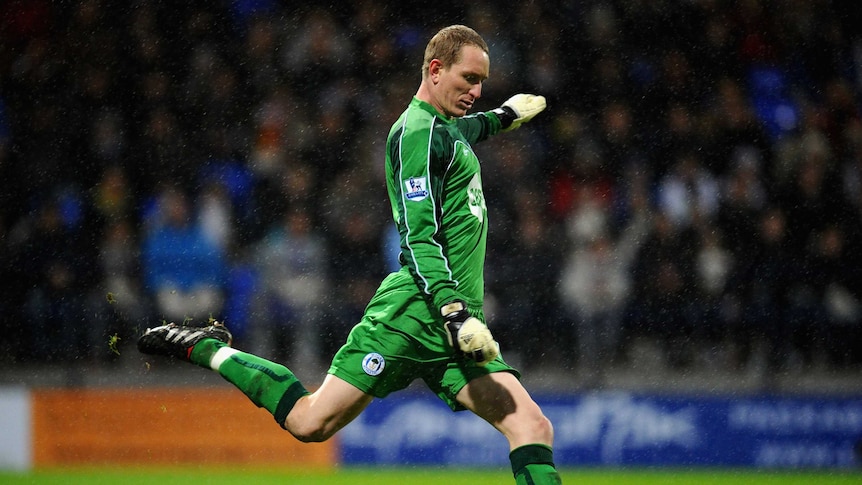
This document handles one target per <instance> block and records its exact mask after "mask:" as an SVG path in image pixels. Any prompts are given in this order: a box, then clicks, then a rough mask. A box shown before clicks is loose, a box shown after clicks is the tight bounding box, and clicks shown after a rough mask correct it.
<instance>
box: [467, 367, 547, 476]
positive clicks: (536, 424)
mask: <svg viewBox="0 0 862 485" xmlns="http://www.w3.org/2000/svg"><path fill="white" fill-rule="evenodd" d="M457 399H458V401H459V402H460V403H461V404H463V405H464V406H465V407H466V408H467V409H469V410H471V411H473V412H474V413H476V415H478V416H479V417H481V418H482V419H484V420H485V421H488V422H489V423H491V425H493V426H494V427H495V428H497V429H498V430H499V431H500V432H501V433H503V435H504V436H505V437H506V439H507V440H508V441H509V450H510V453H509V460H510V461H511V463H512V473H513V474H514V475H515V482H516V483H517V484H519V485H526V484H535V485H552V484H559V483H562V482H561V481H560V476H559V474H558V473H557V470H556V468H555V467H554V461H553V448H552V446H553V441H554V430H553V427H552V426H551V422H550V420H548V418H546V417H545V415H544V414H543V413H542V410H541V409H540V408H539V405H538V404H536V403H535V401H533V398H532V397H530V394H529V393H528V392H527V390H526V389H524V386H522V385H521V382H520V381H518V379H517V378H516V377H515V376H514V375H512V374H510V373H508V372H496V373H493V374H488V375H485V376H482V377H480V378H478V379H474V380H472V381H470V383H469V384H467V385H466V386H464V388H463V389H461V391H460V392H459V393H458V396H457Z"/></svg>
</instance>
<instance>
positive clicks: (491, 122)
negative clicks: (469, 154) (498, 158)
mask: <svg viewBox="0 0 862 485" xmlns="http://www.w3.org/2000/svg"><path fill="white" fill-rule="evenodd" d="M455 123H456V124H457V126H458V129H459V130H460V131H461V133H463V134H464V137H465V138H466V139H467V141H469V142H470V144H473V143H476V142H479V141H482V140H484V139H486V138H488V137H489V136H491V135H495V134H497V133H499V132H500V129H501V128H502V124H501V123H500V118H499V117H498V116H497V114H496V113H494V112H493V111H485V112H482V113H474V114H471V115H467V116H463V117H461V118H458V119H457V120H456V121H455Z"/></svg>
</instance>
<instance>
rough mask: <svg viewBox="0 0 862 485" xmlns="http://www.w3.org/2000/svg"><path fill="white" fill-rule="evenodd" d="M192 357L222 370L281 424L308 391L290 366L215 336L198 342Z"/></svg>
mask: <svg viewBox="0 0 862 485" xmlns="http://www.w3.org/2000/svg"><path fill="white" fill-rule="evenodd" d="M189 357H190V360H191V361H192V363H194V364H197V365H199V366H201V367H208V368H212V369H213V370H215V371H217V372H218V373H219V374H221V376H222V377H224V378H225V380H227V381H228V382H230V383H231V384H233V385H235V386H236V387H237V388H238V389H239V390H240V391H242V392H243V394H245V395H246V396H248V398H249V399H251V401H252V402H253V403H255V404H256V405H257V407H261V408H265V409H266V410H267V411H269V412H270V413H271V414H272V416H273V417H274V418H275V420H276V422H278V424H279V426H281V427H284V420H285V418H287V414H288V413H289V412H290V410H291V409H293V406H294V405H295V404H296V401H298V400H299V399H300V398H301V397H303V396H305V395H308V394H309V392H308V391H307V390H305V387H304V386H303V385H302V383H301V382H299V379H297V378H296V376H295V375H293V372H291V371H290V369H288V368H287V367H285V366H283V365H281V364H276V363H275V362H270V361H268V360H266V359H263V358H260V357H258V356H256V355H252V354H248V353H245V352H240V351H238V350H236V349H232V348H230V347H228V346H227V345H226V344H225V343H223V342H220V341H218V340H215V339H204V340H201V341H200V342H198V343H197V345H195V346H194V348H193V349H192V353H191V355H190V356H189Z"/></svg>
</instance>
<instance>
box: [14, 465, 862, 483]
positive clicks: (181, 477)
mask: <svg viewBox="0 0 862 485" xmlns="http://www.w3.org/2000/svg"><path fill="white" fill-rule="evenodd" d="M561 475H562V478H563V483H565V484H577V485H659V484H660V485H683V484H686V485H688V484H697V485H725V484H726V485H731V484H733V485H738V484H742V483H744V484H747V485H803V484H805V485H809V484H817V485H850V484H853V485H862V473H860V472H858V471H857V472H853V471H847V472H808V471H806V472H790V471H768V472H766V471H751V470H702V469H691V470H688V469H687V470H676V469H651V470H614V469H586V470H573V469H564V470H561ZM117 483H121V484H123V485H174V484H176V485H180V484H189V483H194V484H195V485H222V484H224V485H228V484H230V485H234V484H236V483H268V484H275V483H285V484H291V485H366V484H367V485H439V484H441V483H443V484H446V485H500V484H507V483H514V481H513V480H512V476H511V474H510V473H509V471H508V470H501V469H493V470H491V469H470V470H459V469H448V468H352V467H351V468H341V469H336V470H332V471H298V470H262V469H251V470H243V469H235V468H231V469H212V468H200V469H197V468H177V469H132V468H129V469H120V468H107V469H95V468H88V469H79V468H74V469H51V470H39V471H34V472H28V473H11V472H0V484H28V485H77V484H81V485H83V484H87V485H109V484H110V485H114V484H117Z"/></svg>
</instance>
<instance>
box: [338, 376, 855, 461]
mask: <svg viewBox="0 0 862 485" xmlns="http://www.w3.org/2000/svg"><path fill="white" fill-rule="evenodd" d="M536 400H537V401H538V402H539V404H540V405H541V406H542V409H543V411H544V412H545V414H546V415H547V416H548V418H550V419H551V421H552V422H553V424H554V434H555V443H554V459H555V461H556V463H557V464H558V465H560V466H704V467H715V466H719V467H721V466H733V467H762V468H795V469H798V468H852V467H856V466H859V465H860V463H859V458H858V457H857V456H856V455H855V454H854V447H856V446H857V445H858V444H859V442H860V440H862V398H779V397H744V398H735V397H690V396H649V395H638V394H632V393H627V392H597V393H588V394H578V395H565V396H541V395H540V396H536ZM339 439H340V443H341V453H342V463H345V464H367V465H372V464H373V465H386V464H398V465H405V464H407V465H451V466H508V445H507V443H506V440H505V439H504V438H503V437H502V435H500V434H499V433H498V432H497V431H496V430H494V429H493V428H492V427H491V426H490V425H488V424H487V423H486V422H484V421H483V420H481V419H479V418H478V417H476V416H474V415H473V414H471V413H469V412H461V413H453V412H451V411H450V410H449V408H448V407H446V406H445V405H444V404H442V403H441V402H439V401H438V400H437V399H436V398H435V397H434V396H429V395H426V394H421V393H412V392H407V393H401V394H395V395H392V396H390V397H388V398H386V399H384V400H377V401H375V402H373V403H372V404H371V405H370V406H369V407H368V409H366V410H365V412H364V413H363V414H362V415H361V416H359V418H357V419H356V420H355V421H354V422H353V423H351V424H350V425H348V426H347V427H346V428H345V429H344V430H342V431H341V432H340V433H339Z"/></svg>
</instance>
